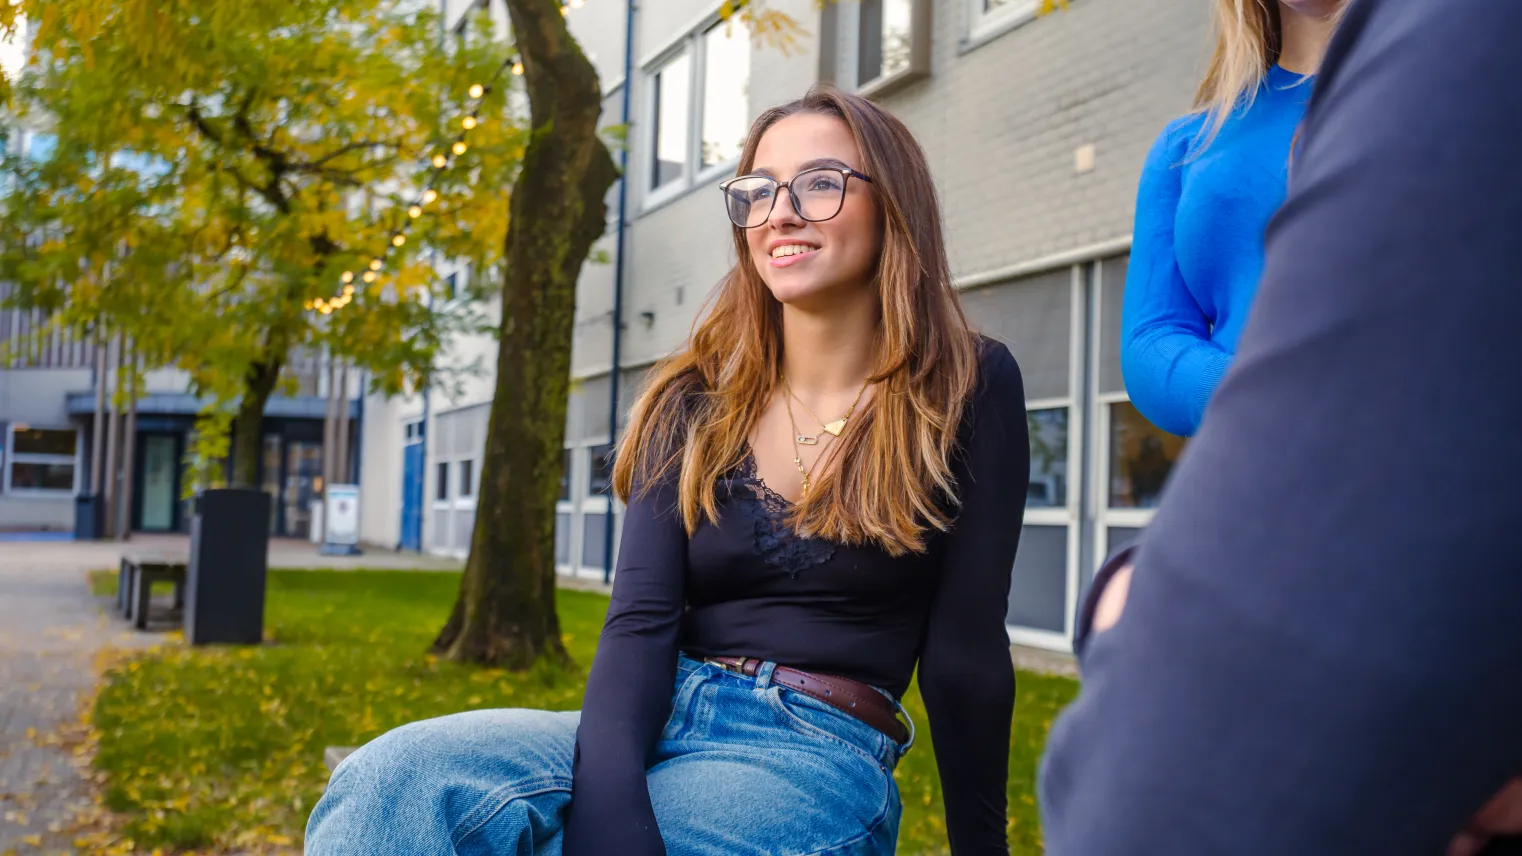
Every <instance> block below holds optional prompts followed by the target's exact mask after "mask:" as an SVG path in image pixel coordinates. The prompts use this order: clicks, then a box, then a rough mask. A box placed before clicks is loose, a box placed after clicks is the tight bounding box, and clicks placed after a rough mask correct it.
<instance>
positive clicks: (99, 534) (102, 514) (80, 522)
mask: <svg viewBox="0 0 1522 856" xmlns="http://www.w3.org/2000/svg"><path fill="white" fill-rule="evenodd" d="M105 536H106V504H105V502H103V501H102V497H99V496H91V495H90V494H87V493H82V494H80V495H79V496H77V497H75V498H74V540H75V541H94V540H96V539H97V538H104V537H105Z"/></svg>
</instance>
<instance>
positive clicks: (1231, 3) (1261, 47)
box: [1194, 0, 1348, 155]
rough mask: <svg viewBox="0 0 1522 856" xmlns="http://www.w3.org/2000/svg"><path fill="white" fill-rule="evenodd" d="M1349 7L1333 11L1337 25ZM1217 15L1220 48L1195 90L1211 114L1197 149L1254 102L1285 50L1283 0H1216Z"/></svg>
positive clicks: (1342, 4) (1197, 107)
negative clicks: (1234, 112)
mask: <svg viewBox="0 0 1522 856" xmlns="http://www.w3.org/2000/svg"><path fill="white" fill-rule="evenodd" d="M1347 10H1348V4H1347V3H1346V2H1340V3H1339V4H1338V6H1337V11H1335V12H1333V13H1332V16H1331V17H1332V25H1333V26H1334V27H1335V26H1336V25H1337V24H1338V23H1340V22H1341V20H1342V17H1343V15H1344V14H1345V13H1346V12H1347ZM1213 17H1214V18H1215V33H1216V42H1215V52H1214V53H1213V54H1211V57H1210V66H1209V68H1207V69H1206V71H1205V79H1204V80H1202V81H1200V88H1199V89H1198V90H1197V91H1196V92H1195V93H1194V109H1195V110H1198V111H1200V112H1203V113H1204V114H1205V116H1206V120H1205V124H1204V126H1203V127H1201V128H1200V135H1199V139H1198V140H1197V144H1196V145H1195V147H1194V154H1195V155H1198V154H1199V153H1200V152H1202V151H1204V150H1205V148H1206V147H1207V146H1209V145H1210V143H1211V142H1212V141H1213V140H1214V139H1215V138H1216V135H1217V134H1219V133H1220V132H1221V126H1223V125H1225V124H1226V120H1227V119H1228V118H1229V117H1230V116H1231V114H1232V112H1233V111H1235V110H1237V109H1238V108H1240V109H1242V110H1247V109H1248V108H1250V107H1252V103H1253V100H1254V99H1256V98H1257V97H1258V89H1259V87H1261V86H1262V85H1263V78H1264V77H1265V76H1267V75H1268V70H1269V68H1271V67H1272V66H1273V65H1274V64H1275V63H1277V62H1278V61H1279V54H1280V53H1281V52H1282V51H1283V50H1284V25H1283V23H1282V22H1281V21H1280V19H1279V2H1278V0H1216V4H1215V13H1214V16H1213ZM1296 136H1297V137H1298V132H1297V134H1296Z"/></svg>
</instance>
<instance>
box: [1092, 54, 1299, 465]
mask: <svg viewBox="0 0 1522 856" xmlns="http://www.w3.org/2000/svg"><path fill="white" fill-rule="evenodd" d="M1310 94H1311V81H1310V80H1309V79H1307V78H1304V77H1301V76H1300V75H1298V74H1295V73H1293V72H1290V71H1286V70H1284V69H1282V68H1280V67H1278V66H1274V67H1273V68H1271V69H1270V70H1269V72H1268V74H1267V76H1266V77H1265V79H1264V81H1263V84H1262V85H1261V86H1260V87H1259V89H1258V93H1257V97H1256V98H1255V99H1254V100H1253V102H1252V106H1251V107H1250V108H1248V109H1247V110H1245V111H1243V110H1238V111H1236V112H1235V113H1233V114H1232V115H1231V116H1230V117H1229V118H1228V119H1227V121H1226V123H1225V125H1224V126H1223V127H1222V128H1221V131H1220V134H1219V135H1218V136H1217V137H1216V138H1215V140H1214V141H1213V142H1211V143H1210V144H1209V145H1208V146H1207V147H1205V148H1204V149H1203V151H1200V146H1201V144H1202V142H1201V140H1202V136H1201V128H1202V127H1204V125H1205V122H1206V120H1205V117H1204V116H1203V115H1202V114H1198V113H1196V114H1192V115H1189V116H1185V117H1183V118H1181V119H1178V120H1175V121H1174V122H1173V123H1171V124H1170V125H1169V126H1168V127H1167V129H1166V130H1164V131H1163V134H1162V136H1161V137H1159V138H1158V140H1157V143H1156V144H1154V145H1153V146H1152V151H1151V153H1149V154H1148V155H1147V162H1146V165H1145V166H1144V167H1143V168H1142V177H1141V186H1140V188H1139V190H1138V191H1137V199H1136V228H1135V231H1134V233H1133V236H1132V246H1131V261H1130V268H1129V273H1128V275H1127V277H1126V295H1125V307H1124V311H1123V313H1122V318H1121V352H1120V361H1121V369H1122V371H1123V372H1124V375H1125V379H1126V388H1127V389H1128V390H1129V391H1130V394H1131V400H1132V402H1133V403H1135V405H1136V407H1137V409H1138V410H1140V411H1141V413H1142V415H1144V416H1146V417H1147V418H1148V419H1149V420H1151V421H1152V423H1153V424H1155V425H1157V426H1158V427H1159V428H1162V429H1163V430H1165V431H1169V432H1171V433H1174V434H1180V435H1183V436H1186V437H1187V436H1190V435H1192V434H1193V433H1194V432H1195V429H1197V428H1198V427H1199V424H1200V417H1201V416H1203V415H1204V412H1205V405H1206V403H1207V402H1209V400H1210V396H1211V393H1213V392H1214V391H1215V388H1216V384H1218V383H1219V382H1220V380H1221V376H1222V375H1224V374H1225V373H1226V368H1227V366H1228V365H1230V363H1231V359H1232V355H1233V354H1234V353H1235V352H1236V349H1237V338H1238V337H1239V336H1240V335H1241V333H1242V326H1243V325H1244V324H1245V323H1246V321H1247V312H1248V309H1249V307H1250V306H1251V305H1252V300H1253V295H1254V294H1255V293H1256V292H1257V288H1258V276H1259V274H1260V273H1262V271H1263V231H1264V229H1265V228H1266V227H1267V225H1268V221H1269V218H1270V217H1271V216H1273V213H1274V211H1276V210H1278V208H1279V205H1280V203H1282V202H1283V201H1284V189H1285V181H1286V179H1287V171H1288V165H1289V151H1290V141H1291V140H1292V139H1293V137H1294V134H1295V128H1296V127H1297V126H1298V125H1299V123H1300V119H1301V117H1302V116H1303V115H1304V114H1305V105H1306V101H1307V100H1308V99H1309V98H1310ZM1195 155H1198V156H1197V157H1196V156H1195Z"/></svg>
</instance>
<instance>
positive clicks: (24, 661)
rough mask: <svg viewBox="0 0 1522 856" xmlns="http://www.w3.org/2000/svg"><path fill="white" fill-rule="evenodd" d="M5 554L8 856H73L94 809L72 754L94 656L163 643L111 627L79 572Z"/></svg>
mask: <svg viewBox="0 0 1522 856" xmlns="http://www.w3.org/2000/svg"><path fill="white" fill-rule="evenodd" d="M4 546H5V547H6V548H9V547H10V546H11V545H9V544H7V545H4ZM0 552H3V553H4V554H6V555H4V556H3V558H0V854H10V853H16V854H30V853H64V852H69V853H71V852H73V848H72V847H71V846H70V845H69V842H71V841H72V840H73V836H72V834H70V830H69V827H70V825H71V823H70V822H71V820H72V819H73V818H74V816H75V812H76V809H79V808H83V807H87V806H89V805H90V804H91V802H92V797H91V791H90V789H89V788H88V786H87V785H88V783H87V782H86V781H85V779H84V777H83V775H82V773H83V770H82V767H83V765H84V763H85V762H84V761H83V760H82V759H76V757H75V755H74V752H73V747H74V746H75V745H77V742H78V740H79V739H80V738H81V737H82V736H83V730H82V728H81V726H80V714H81V713H82V710H81V704H82V703H83V702H84V701H85V700H86V699H87V698H88V695H89V692H90V689H91V687H92V686H94V683H95V658H96V655H97V654H98V653H99V652H101V651H103V650H105V649H107V648H109V647H117V648H134V647H142V646H146V645H148V644H151V643H152V642H154V641H156V640H157V639H158V637H157V636H156V635H147V634H134V633H131V632H130V631H128V630H127V628H126V626H125V624H124V623H123V622H119V621H112V620H111V619H110V618H109V617H108V616H107V615H106V614H105V613H104V612H103V611H102V610H101V608H100V607H99V606H98V602H97V599H96V598H93V597H91V595H90V592H89V587H88V584H87V583H86V580H85V575H84V574H83V573H80V572H79V571H77V570H76V569H72V568H69V569H59V568H56V567H48V566H46V565H35V564H26V565H21V564H17V563H14V562H12V561H10V559H11V556H10V555H9V553H10V551H9V549H5V550H3V551H0Z"/></svg>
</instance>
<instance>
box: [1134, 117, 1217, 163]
mask: <svg viewBox="0 0 1522 856" xmlns="http://www.w3.org/2000/svg"><path fill="white" fill-rule="evenodd" d="M1205 119H1206V114H1205V113H1202V112H1199V111H1196V112H1193V113H1186V114H1184V115H1183V116H1180V117H1178V118H1177V119H1174V120H1173V121H1171V122H1169V123H1168V124H1167V125H1165V126H1164V127H1163V130H1162V131H1161V132H1160V133H1159V134H1158V135H1157V139H1156V140H1154V141H1153V142H1152V150H1151V151H1150V152H1148V153H1147V167H1149V168H1157V167H1162V168H1168V169H1171V168H1173V167H1177V166H1180V165H1181V164H1182V163H1183V162H1184V161H1186V160H1188V159H1189V155H1190V153H1191V151H1192V147H1193V146H1194V144H1195V141H1197V140H1199V139H1200V136H1201V134H1202V133H1203V132H1204V130H1205Z"/></svg>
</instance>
